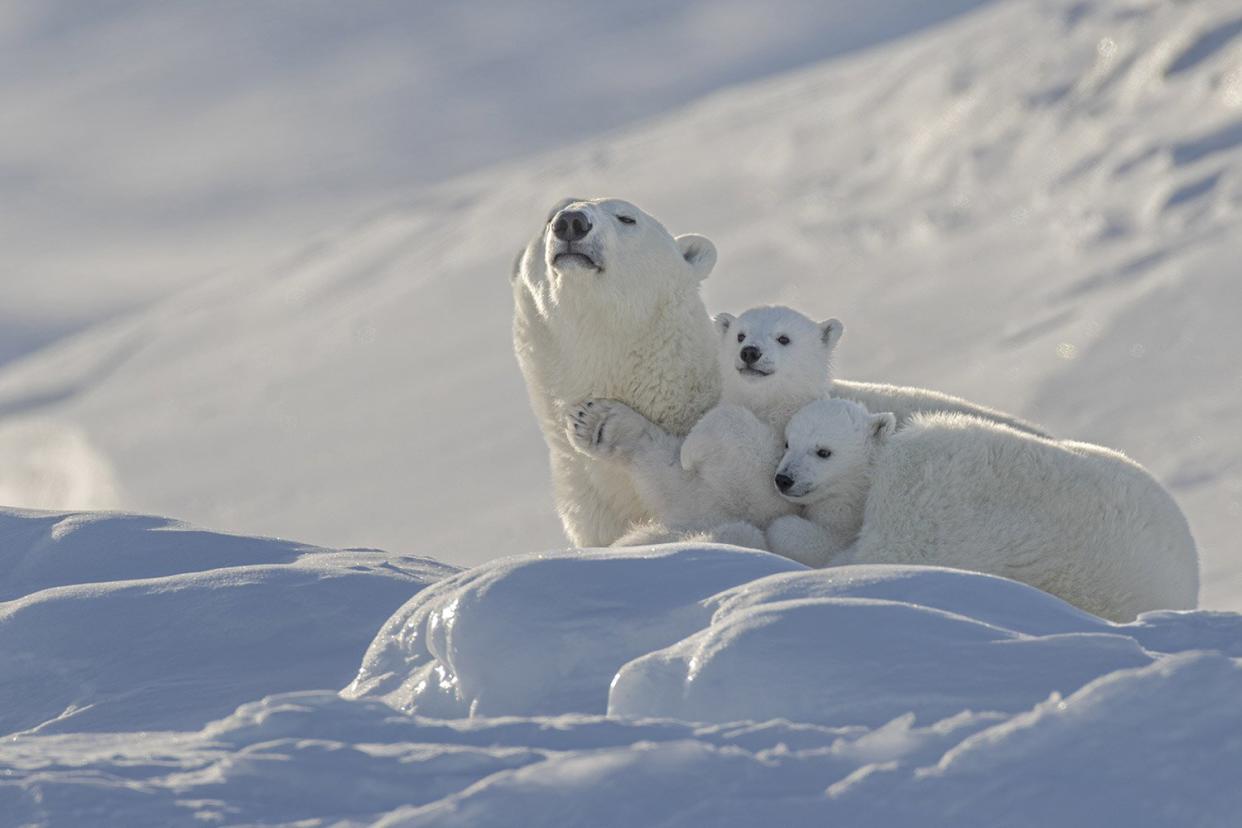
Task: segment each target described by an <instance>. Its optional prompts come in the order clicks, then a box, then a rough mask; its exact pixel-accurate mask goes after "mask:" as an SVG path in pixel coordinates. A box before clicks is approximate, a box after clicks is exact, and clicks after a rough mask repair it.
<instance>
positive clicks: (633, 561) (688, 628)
mask: <svg viewBox="0 0 1242 828" xmlns="http://www.w3.org/2000/svg"><path fill="white" fill-rule="evenodd" d="M801 568H802V566H801V565H800V564H796V563H794V562H792V561H789V560H786V559H784V558H778V557H776V556H774V555H769V554H766V553H762V552H755V551H751V550H734V551H731V552H728V553H721V552H719V551H714V550H709V549H703V548H701V547H696V546H693V545H682V546H658V547H650V548H641V549H637V550H632V551H631V550H625V551H595V552H577V551H575V552H567V553H563V554H549V555H531V556H522V557H515V558H508V559H505V560H503V561H499V562H496V563H493V564H489V565H486V566H482V567H478V568H477V569H473V570H469V571H466V572H463V573H461V574H460V575H458V576H455V577H453V578H449V579H447V580H445V581H443V582H441V583H439V584H437V585H436V586H434V587H432V588H431V589H429V590H427V591H426V592H424V593H421V594H420V595H419V596H416V597H415V598H413V599H412V600H411V601H410V602H409V603H408V604H406V605H405V606H404V607H402V608H401V610H400V611H399V612H397V613H396V614H395V615H394V616H393V617H392V618H390V619H389V621H388V623H387V624H385V625H384V628H383V629H382V630H381V631H380V633H379V635H378V636H377V637H376V639H375V642H374V643H373V644H372V645H371V648H370V650H368V651H367V655H366V658H365V659H364V660H363V664H362V669H361V670H360V671H359V673H358V677H357V679H355V680H354V682H353V683H352V684H351V685H350V687H349V688H348V689H347V690H346V695H347V696H350V697H362V696H376V697H381V698H383V699H385V700H386V701H388V702H389V703H390V704H392V705H394V706H395V707H398V708H400V709H402V710H408V711H416V712H418V713H421V714H424V715H429V716H443V717H459V716H468V715H483V716H507V715H527V716H529V715H555V714H558V713H603V712H604V711H605V710H606V709H607V706H608V685H609V682H611V681H612V677H613V675H614V674H615V673H616V672H617V669H618V668H619V667H621V665H623V664H625V662H627V661H629V660H630V659H632V658H637V657H638V656H641V655H643V654H645V653H648V652H651V651H652V650H656V649H659V648H661V647H665V646H668V645H670V644H673V643H674V642H676V641H678V640H680V639H681V638H683V637H685V636H687V635H689V634H691V633H693V632H695V631H696V630H698V629H701V628H702V627H703V626H704V625H705V624H706V623H707V622H708V620H709V618H710V611H709V610H708V609H707V607H706V606H705V605H704V604H703V603H701V602H702V601H703V600H704V599H706V598H709V597H710V596H712V595H713V594H715V593H717V592H720V591H721V590H723V589H727V588H729V587H732V586H736V585H738V584H744V583H747V582H749V581H753V580H755V579H756V578H761V577H763V576H765V575H769V574H772V573H774V572H788V571H790V570H794V569H801Z"/></svg>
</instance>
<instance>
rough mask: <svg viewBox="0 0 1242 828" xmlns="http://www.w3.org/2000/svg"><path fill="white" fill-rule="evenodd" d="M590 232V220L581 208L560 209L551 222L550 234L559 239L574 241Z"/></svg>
mask: <svg viewBox="0 0 1242 828" xmlns="http://www.w3.org/2000/svg"><path fill="white" fill-rule="evenodd" d="M590 232H591V220H590V219H589V218H587V214H586V213H584V212H582V211H581V210H562V211H561V213H560V215H558V216H557V217H556V219H555V220H554V221H553V222H552V235H554V236H556V237H557V238H558V239H560V240H561V241H567V242H576V241H577V240H578V239H581V238H583V237H584V236H586V234H587V233H590Z"/></svg>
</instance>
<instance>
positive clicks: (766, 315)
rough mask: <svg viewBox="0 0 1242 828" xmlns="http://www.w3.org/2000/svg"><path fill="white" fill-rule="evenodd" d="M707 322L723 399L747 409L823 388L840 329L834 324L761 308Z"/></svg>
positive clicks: (812, 393)
mask: <svg viewBox="0 0 1242 828" xmlns="http://www.w3.org/2000/svg"><path fill="white" fill-rule="evenodd" d="M713 321H714V322H715V324H716V333H717V335H718V336H719V337H720V350H719V355H720V375H721V379H722V380H723V384H724V398H725V399H726V400H728V401H730V402H736V403H738V404H739V405H744V406H746V407H748V408H753V407H755V405H752V403H754V404H762V403H764V402H771V401H773V400H778V399H799V398H803V399H805V398H806V397H808V396H816V395H819V394H822V393H824V392H825V391H826V390H827V389H828V387H829V385H830V383H831V381H832V366H831V358H832V352H833V349H834V348H836V345H837V342H838V340H840V339H841V334H842V333H843V332H844V331H845V326H843V325H842V324H841V322H840V321H839V320H837V319H829V320H827V321H825V322H816V321H814V320H812V319H809V318H807V317H805V316H803V315H802V314H800V313H798V312H797V311H795V310H792V309H790V308H784V307H764V308H752V309H750V310H748V311H746V312H745V313H743V314H742V315H741V316H738V317H734V316H732V315H731V314H727V313H722V314H719V315H717V316H716V317H715V319H714V320H713Z"/></svg>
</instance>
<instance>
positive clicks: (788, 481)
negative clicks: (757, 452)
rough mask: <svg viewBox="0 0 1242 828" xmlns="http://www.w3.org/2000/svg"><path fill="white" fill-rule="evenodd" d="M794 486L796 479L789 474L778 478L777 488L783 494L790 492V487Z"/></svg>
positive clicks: (780, 475)
mask: <svg viewBox="0 0 1242 828" xmlns="http://www.w3.org/2000/svg"><path fill="white" fill-rule="evenodd" d="M793 484H794V479H793V478H792V477H790V476H789V475H787V474H778V475H777V476H776V488H778V489H780V490H781V491H782V492H787V491H789V487H790V486H792V485H793Z"/></svg>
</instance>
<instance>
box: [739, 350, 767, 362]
mask: <svg viewBox="0 0 1242 828" xmlns="http://www.w3.org/2000/svg"><path fill="white" fill-rule="evenodd" d="M761 356H763V352H761V351H760V350H759V349H758V348H756V347H755V346H754V345H747V346H746V347H745V348H743V349H742V362H745V363H746V364H747V365H754V364H755V363H756V362H758V361H759V357H761Z"/></svg>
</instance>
